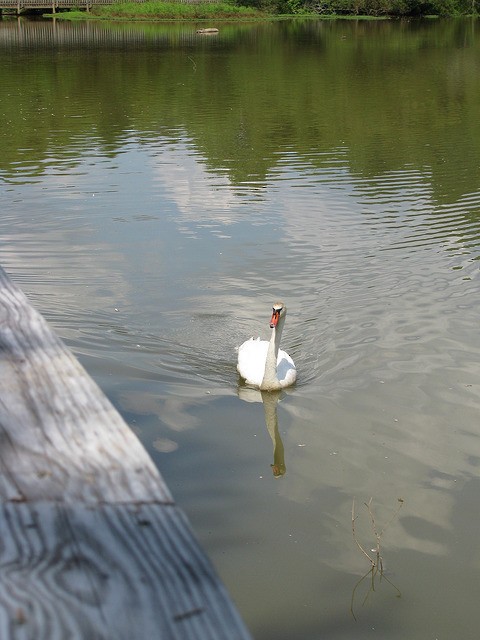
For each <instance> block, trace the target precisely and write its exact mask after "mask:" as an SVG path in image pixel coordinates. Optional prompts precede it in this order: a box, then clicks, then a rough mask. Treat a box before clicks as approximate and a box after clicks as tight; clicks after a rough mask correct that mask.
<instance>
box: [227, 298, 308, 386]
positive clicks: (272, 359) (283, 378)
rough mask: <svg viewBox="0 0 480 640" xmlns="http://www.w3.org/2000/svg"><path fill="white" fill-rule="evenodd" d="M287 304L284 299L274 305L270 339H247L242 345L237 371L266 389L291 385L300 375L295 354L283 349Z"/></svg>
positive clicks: (250, 382)
mask: <svg viewBox="0 0 480 640" xmlns="http://www.w3.org/2000/svg"><path fill="white" fill-rule="evenodd" d="M286 315H287V307H286V306H285V305H284V304H283V302H277V303H275V304H274V305H273V314H272V319H271V320H270V327H271V328H272V337H271V338H270V342H268V341H267V340H260V338H257V339H256V340H254V339H253V338H250V340H246V341H245V342H244V343H243V344H241V345H240V347H239V348H238V363H237V371H238V373H239V374H240V375H241V377H242V378H244V379H245V382H246V383H247V384H249V385H252V386H254V387H258V388H259V389H262V390H264V391H274V390H275V389H283V387H289V386H290V385H292V384H293V383H294V382H295V380H296V379H297V370H296V368H295V365H294V363H293V360H292V359H291V357H290V356H289V355H288V353H286V352H285V351H282V350H281V349H280V339H281V337H282V330H283V325H284V323H285V316H286Z"/></svg>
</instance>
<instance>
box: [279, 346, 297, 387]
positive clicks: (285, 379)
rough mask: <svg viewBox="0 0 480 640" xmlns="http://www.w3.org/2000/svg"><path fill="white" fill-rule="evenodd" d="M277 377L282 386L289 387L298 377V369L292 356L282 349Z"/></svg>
mask: <svg viewBox="0 0 480 640" xmlns="http://www.w3.org/2000/svg"><path fill="white" fill-rule="evenodd" d="M277 377H278V379H279V381H280V384H281V385H282V387H289V386H290V385H291V384H293V383H294V382H295V380H296V379H297V369H296V368H295V364H294V362H293V360H292V358H291V357H290V356H289V355H288V353H287V352H286V351H282V350H281V349H280V351H279V352H278V357H277Z"/></svg>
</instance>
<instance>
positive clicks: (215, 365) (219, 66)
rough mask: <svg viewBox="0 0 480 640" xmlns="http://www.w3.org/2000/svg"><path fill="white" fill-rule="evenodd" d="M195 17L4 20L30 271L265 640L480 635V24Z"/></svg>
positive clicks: (6, 85) (1, 48)
mask: <svg viewBox="0 0 480 640" xmlns="http://www.w3.org/2000/svg"><path fill="white" fill-rule="evenodd" d="M195 26H196V25H191V26H190V25H181V26H179V25H136V24H132V25H105V24H100V25H99V24H75V25H63V24H59V23H57V24H51V23H43V22H40V23H29V22H26V21H20V22H16V21H3V22H2V23H0V78H1V90H0V117H1V121H2V127H1V130H0V141H1V155H0V185H1V190H0V207H1V209H0V210H1V218H0V237H1V263H2V265H3V266H4V267H5V268H6V269H7V270H8V271H9V272H10V274H11V275H12V276H13V278H14V280H15V281H16V282H17V283H19V284H20V285H21V286H22V288H23V289H24V290H25V292H26V293H27V294H28V295H29V297H30V299H31V300H32V302H33V303H34V304H35V305H36V306H37V308H39V309H40V310H41V311H42V312H43V313H44V315H45V316H46V317H47V318H48V319H49V321H50V322H51V323H52V325H53V326H54V327H55V329H56V330H57V332H58V333H59V334H60V335H61V336H62V337H63V338H64V340H65V341H66V342H67V344H68V345H69V346H70V347H71V348H72V349H73V350H74V352H75V353H76V354H77V356H78V357H79V358H80V360H81V361H82V363H83V364H84V365H85V366H86V368H87V369H88V371H89V372H90V374H91V375H92V376H93V377H94V378H95V379H96V380H97V381H98V382H99V384H100V385H101V387H102V388H103V390H104V391H105V392H106V393H107V395H108V396H109V397H110V398H111V400H112V401H113V402H114V404H115V405H116V406H117V407H118V409H119V410H120V412H121V413H122V415H123V416H124V417H125V419H126V420H127V422H128V423H129V424H130V425H131V426H132V428H133V429H134V430H135V431H136V433H138V436H139V437H140V439H141V440H142V442H143V443H144V445H145V446H146V448H147V449H148V451H149V453H150V454H151V456H152V457H153V458H154V460H155V462H156V463H157V464H158V467H159V469H160V470H161V472H162V474H163V475H164V477H165V479H166V480H167V482H168V484H169V486H170V488H171V489H172V491H173V493H174V495H175V497H176V499H177V502H178V503H179V504H180V506H181V507H182V508H183V509H184V510H185V511H186V512H187V513H188V515H189V517H190V519H191V521H192V524H193V526H194V528H195V531H196V532H197V535H198V537H199V539H200V540H201V543H202V545H203V546H204V548H205V549H206V550H207V552H208V554H209V555H210V557H211V558H212V560H213V562H214V564H215V566H216V567H217V569H218V572H219V574H220V575H221V577H222V579H223V580H224V582H225V583H226V585H227V587H228V588H229V590H230V592H231V594H232V596H233V598H234V599H235V601H236V603H237V605H238V607H239V609H240V611H241V613H242V615H243V617H244V618H245V620H246V622H247V624H248V625H249V627H250V629H251V630H252V633H253V635H254V637H255V638H257V639H258V640H270V639H274V638H275V640H293V639H297V638H301V639H303V640H310V639H312V640H313V639H319V640H320V639H327V638H328V639H329V640H330V639H331V640H337V639H342V640H343V639H348V640H359V639H362V638H382V639H386V638H388V639H392V640H393V639H399V640H400V639H401V640H405V639H406V638H408V639H409V640H427V639H432V640H434V639H435V638H438V639H439V640H444V639H452V638H461V639H462V640H469V639H470V638H471V639H474V638H477V637H478V625H479V612H478V593H479V581H480V535H479V534H480V517H479V502H480V419H479V418H480V367H479V360H480V337H479V333H480V332H479V323H478V318H479V311H480V291H479V286H478V283H479V278H478V276H479V273H478V258H479V255H480V171H479V169H480V83H479V82H478V78H479V77H480V36H479V33H480V31H479V24H478V23H476V22H470V21H468V22H463V21H452V22H428V23H421V22H412V23H401V22H395V23H369V24H363V23H360V22H359V23H355V22H348V23H343V22H338V23H334V24H330V23H323V22H316V21H310V22H301V21H296V22H281V23H278V24H265V25H243V26H239V27H233V26H223V27H221V30H220V34H219V35H218V37H213V38H212V37H210V38H205V37H200V36H196V35H195V33H194V32H195ZM278 298H281V299H284V300H285V302H286V303H287V304H288V309H289V315H288V318H287V323H286V327H285V332H284V339H283V347H284V348H285V349H286V350H287V351H289V353H290V354H291V355H292V356H293V358H294V359H295V361H296V364H297V368H298V372H299V379H298V384H297V385H296V386H295V387H294V388H292V389H290V390H289V391H288V392H285V393H284V394H283V395H282V396H281V397H275V396H273V397H271V396H264V397H263V398H262V396H261V395H260V394H259V393H255V392H251V391H249V390H248V389H245V388H244V387H242V386H241V385H239V381H238V378H237V374H236V370H235V361H236V354H235V347H236V346H237V345H238V344H240V343H241V342H242V341H243V340H244V339H245V338H247V337H249V336H251V335H261V336H262V337H264V338H265V337H267V336H268V334H269V329H268V320H269V314H270V307H271V304H272V302H274V301H275V300H276V299H278ZM262 400H263V402H262ZM276 476H278V477H276ZM354 498H355V504H356V515H357V520H356V535H357V539H358V542H359V543H360V544H361V545H362V546H363V547H364V548H365V549H366V551H367V552H368V553H371V554H372V552H371V551H370V549H375V545H376V538H375V533H374V531H373V530H372V526H371V523H370V517H369V513H368V511H367V509H366V507H365V506H364V503H365V502H367V501H369V500H370V498H371V499H372V503H371V504H372V507H373V509H374V519H375V524H376V527H377V529H376V530H377V533H378V534H379V536H380V546H381V553H382V556H383V562H384V569H385V573H384V578H383V579H382V580H380V579H379V578H380V576H378V575H377V577H376V579H375V581H374V590H373V589H372V581H371V580H370V578H369V576H368V575H367V578H366V579H365V580H363V581H360V580H361V578H362V576H364V575H365V574H367V572H368V569H369V563H368V560H367V558H366V557H365V556H364V555H363V553H362V552H361V550H360V549H359V548H358V546H357V545H356V544H355V541H354V539H353V536H352V524H351V520H352V503H353V500H354ZM399 499H400V500H401V501H403V502H401V501H399ZM399 508H400V510H399V511H398V512H397V510H398V509H399ZM383 529H384V530H383ZM382 530H383V532H382Z"/></svg>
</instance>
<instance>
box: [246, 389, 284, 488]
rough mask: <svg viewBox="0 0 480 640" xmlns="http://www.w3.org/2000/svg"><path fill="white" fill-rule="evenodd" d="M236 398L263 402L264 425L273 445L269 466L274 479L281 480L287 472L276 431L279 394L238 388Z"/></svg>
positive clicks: (278, 434)
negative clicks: (271, 460) (271, 461)
mask: <svg viewBox="0 0 480 640" xmlns="http://www.w3.org/2000/svg"><path fill="white" fill-rule="evenodd" d="M238 396H239V398H241V399H242V400H245V401H246V402H263V411H264V413H265V425H266V427H267V431H268V433H269V435H270V438H271V439H272V444H273V464H271V465H270V466H271V468H272V472H273V475H274V476H275V478H281V477H282V476H283V475H285V472H286V470H287V467H286V466H285V450H284V448H283V442H282V438H281V437H280V432H279V431H278V417H277V403H278V401H279V400H280V396H281V392H279V391H277V392H273V393H265V392H263V391H262V392H261V391H257V390H256V389H250V388H248V387H240V388H239V390H238Z"/></svg>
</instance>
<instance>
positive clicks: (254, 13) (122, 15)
mask: <svg viewBox="0 0 480 640" xmlns="http://www.w3.org/2000/svg"><path fill="white" fill-rule="evenodd" d="M264 16H265V13H264V12H262V11H260V10H259V9H255V8H254V7H241V6H238V5H235V4H230V3H229V2H218V3H217V2H209V3H186V2H185V3H183V2H182V3H179V2H156V1H155V0H152V1H150V2H149V1H148V0H147V1H146V2H142V3H138V2H118V3H117V4H112V5H97V6H93V7H92V9H91V10H90V12H89V13H86V12H85V11H79V10H76V11H64V12H61V13H57V14H56V18H61V19H64V20H77V19H81V20H85V18H98V19H105V20H114V19H125V20H210V19H213V18H215V19H217V20H222V19H223V20H230V19H233V18H236V19H242V18H243V19H252V18H261V17H264Z"/></svg>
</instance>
